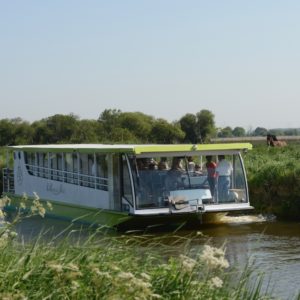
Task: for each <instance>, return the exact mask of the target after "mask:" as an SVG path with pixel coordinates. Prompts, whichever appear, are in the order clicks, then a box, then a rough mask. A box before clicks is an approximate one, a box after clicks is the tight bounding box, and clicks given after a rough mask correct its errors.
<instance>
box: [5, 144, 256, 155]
mask: <svg viewBox="0 0 300 300" xmlns="http://www.w3.org/2000/svg"><path fill="white" fill-rule="evenodd" d="M7 148H9V149H13V150H19V151H27V152H36V151H38V152H81V153H91V152H99V153H100V152H105V153H121V152H122V153H128V154H134V155H147V154H153V153H165V154H167V153H174V152H182V153H187V152H190V153H197V152H211V151H216V152H218V151H234V150H235V151H247V150H251V149H252V145H251V144H250V143H230V144H229V143H228V144H172V145H158V144H144V145H143V144H141V145H124V144H122V145H118V144H112V145H109V144H56V145H19V146H8V147H7Z"/></svg>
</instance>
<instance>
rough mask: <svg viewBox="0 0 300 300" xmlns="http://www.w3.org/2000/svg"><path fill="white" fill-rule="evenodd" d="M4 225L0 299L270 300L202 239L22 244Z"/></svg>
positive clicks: (89, 237) (257, 282) (221, 250)
mask: <svg viewBox="0 0 300 300" xmlns="http://www.w3.org/2000/svg"><path fill="white" fill-rule="evenodd" d="M34 214H35V217H37V216H38V212H35V213H34ZM26 220H27V222H28V220H29V219H28V218H27V219H26ZM40 221H41V220H40ZM20 222H22V218H18V224H19V225H20V226H22V223H20ZM2 225H3V226H2V227H1V228H0V250H1V251H0V258H1V262H2V263H1V264H0V274H3V276H1V282H0V298H1V299H124V300H125V299H262V298H263V299H271V297H269V296H266V292H265V291H262V290H261V279H260V277H258V278H256V279H254V280H253V277H252V278H251V270H250V268H247V269H246V270H245V271H244V272H243V271H241V270H240V269H239V268H238V266H235V265H230V263H229V261H228V260H227V258H226V250H225V246H224V244H223V246H222V245H220V246H218V247H215V246H213V245H212V244H211V242H210V239H209V237H205V236H204V235H203V234H202V233H200V232H195V231H192V232H188V233H186V234H181V235H179V234H178V235H175V234H159V235H142V234H140V235H135V234H133V233H131V234H129V233H128V234H126V235H117V234H115V235H114V234H107V233H105V232H106V231H105V230H102V228H99V229H98V230H95V229H94V230H93V231H92V233H91V232H90V233H88V231H81V230H82V229H76V230H68V231H65V233H64V237H63V238H61V235H59V234H56V235H54V236H53V237H52V238H50V239H49V237H47V238H46V239H45V238H44V234H43V233H40V234H38V235H36V236H35V237H33V238H32V239H31V240H29V241H27V242H26V243H24V242H23V238H22V237H18V236H17V234H16V232H15V231H14V229H15V225H16V224H15V225H13V226H12V225H11V224H6V225H5V224H2ZM58 237H59V238H58ZM203 240H204V241H205V242H204V243H203ZM194 245H201V246H200V247H199V246H197V247H196V248H195V247H194Z"/></svg>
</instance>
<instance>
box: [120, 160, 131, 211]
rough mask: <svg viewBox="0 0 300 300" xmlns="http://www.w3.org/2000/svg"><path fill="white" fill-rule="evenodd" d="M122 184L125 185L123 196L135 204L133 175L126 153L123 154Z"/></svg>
mask: <svg viewBox="0 0 300 300" xmlns="http://www.w3.org/2000/svg"><path fill="white" fill-rule="evenodd" d="M122 166H123V168H122V170H123V171H122V185H123V197H124V198H125V199H126V200H127V201H128V202H129V203H131V204H132V205H133V195H132V185H131V177H130V173H129V169H128V163H127V159H126V157H125V155H122Z"/></svg>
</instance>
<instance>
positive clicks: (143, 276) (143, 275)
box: [141, 273, 151, 281]
mask: <svg viewBox="0 0 300 300" xmlns="http://www.w3.org/2000/svg"><path fill="white" fill-rule="evenodd" d="M141 277H142V278H144V279H145V280H147V281H150V280H151V277H150V276H149V275H148V274H146V273H141Z"/></svg>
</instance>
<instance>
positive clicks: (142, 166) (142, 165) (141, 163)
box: [136, 158, 149, 171]
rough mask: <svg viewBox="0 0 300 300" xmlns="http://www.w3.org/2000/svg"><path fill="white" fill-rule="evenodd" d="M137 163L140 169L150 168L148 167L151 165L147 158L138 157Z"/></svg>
mask: <svg viewBox="0 0 300 300" xmlns="http://www.w3.org/2000/svg"><path fill="white" fill-rule="evenodd" d="M136 164H137V167H138V170H140V171H141V170H148V167H149V163H148V161H147V159H146V158H138V159H137V160H136Z"/></svg>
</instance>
